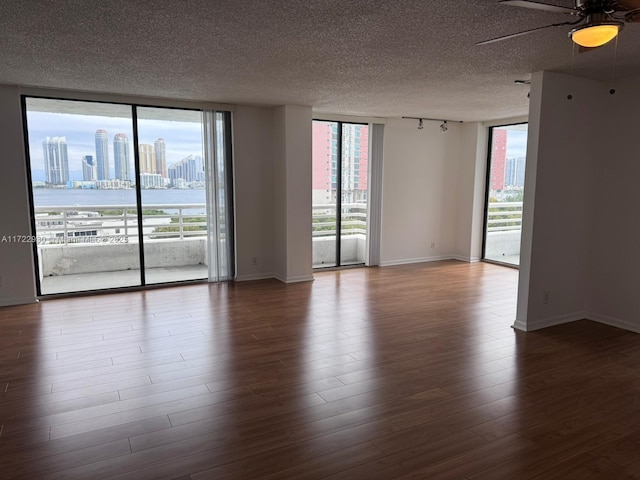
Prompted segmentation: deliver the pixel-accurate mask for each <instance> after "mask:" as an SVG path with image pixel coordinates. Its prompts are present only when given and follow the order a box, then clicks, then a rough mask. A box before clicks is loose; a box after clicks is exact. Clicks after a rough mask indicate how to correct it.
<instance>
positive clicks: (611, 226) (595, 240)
mask: <svg viewBox="0 0 640 480" xmlns="http://www.w3.org/2000/svg"><path fill="white" fill-rule="evenodd" d="M639 85H640V78H638V77H636V78H627V79H624V80H618V81H616V85H615V87H616V93H615V95H609V94H608V93H607V91H608V89H609V85H605V84H601V85H599V90H600V92H602V95H603V97H604V98H603V100H602V103H603V108H602V114H601V115H599V117H600V118H601V120H602V121H601V125H600V128H599V129H598V130H594V135H592V138H593V143H594V144H597V147H596V148H598V149H599V150H598V158H597V160H596V162H595V169H596V170H595V174H594V176H593V179H592V183H591V185H590V196H591V198H592V204H593V207H592V208H593V213H594V215H593V219H592V222H591V225H590V232H589V238H590V239H591V242H590V250H589V252H588V253H587V260H586V264H587V266H588V276H589V279H590V283H589V289H588V292H587V295H586V297H587V306H586V310H587V314H588V317H589V318H592V319H594V320H598V321H601V322H603V323H608V324H612V325H616V326H619V327H622V328H626V329H629V330H633V331H636V332H640V295H639V294H638V287H639V286H640V268H639V267H640V215H639V213H638V212H639V211H640V208H639V207H640V145H639V143H638V141H637V139H638V125H639V123H640V87H639Z"/></svg>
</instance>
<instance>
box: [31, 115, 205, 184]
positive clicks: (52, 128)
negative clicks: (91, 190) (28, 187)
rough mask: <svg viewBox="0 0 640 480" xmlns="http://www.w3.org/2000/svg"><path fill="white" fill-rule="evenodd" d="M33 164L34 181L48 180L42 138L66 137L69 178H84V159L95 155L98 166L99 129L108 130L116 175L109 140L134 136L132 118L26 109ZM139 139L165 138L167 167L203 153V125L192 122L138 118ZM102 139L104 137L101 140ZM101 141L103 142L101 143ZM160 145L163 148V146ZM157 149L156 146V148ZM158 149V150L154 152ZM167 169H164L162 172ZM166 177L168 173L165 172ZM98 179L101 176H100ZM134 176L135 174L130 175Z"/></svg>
mask: <svg viewBox="0 0 640 480" xmlns="http://www.w3.org/2000/svg"><path fill="white" fill-rule="evenodd" d="M27 122H28V134H29V136H28V143H29V153H30V164H31V170H32V177H33V179H34V181H43V182H46V181H47V169H46V167H45V156H44V151H43V149H42V142H43V140H44V139H46V137H50V138H54V137H63V136H64V137H65V138H66V145H67V159H68V169H69V178H68V180H70V181H74V180H76V181H82V180H84V175H83V159H84V158H85V157H86V156H91V157H93V162H94V163H95V164H96V165H95V166H96V170H97V163H98V158H97V152H96V132H97V131H98V130H104V131H106V133H107V142H106V149H107V151H108V155H109V167H110V168H109V170H110V172H109V177H110V178H114V179H116V178H117V177H116V175H115V174H114V172H115V163H114V156H113V149H112V148H110V147H112V145H110V143H111V142H112V141H113V140H114V138H115V135H116V134H122V135H124V136H126V137H127V139H132V138H133V129H132V126H131V119H127V118H119V117H107V116H92V115H77V114H66V113H51V112H37V111H28V112H27ZM138 130H139V143H140V144H142V143H147V144H151V145H154V144H155V142H157V141H158V139H164V142H163V143H164V148H165V152H164V162H165V163H164V165H160V168H162V167H163V166H164V169H166V168H167V164H168V165H173V164H175V163H177V162H179V161H180V160H182V159H184V158H186V157H188V156H189V155H194V154H200V155H201V154H202V131H201V125H200V124H196V123H189V122H178V121H175V122H174V121H164V120H163V121H159V120H145V119H140V120H139V121H138ZM101 142H102V140H101ZM100 145H103V144H102V143H101V144H100ZM158 148H161V147H160V146H159V147H158ZM127 150H128V158H129V175H130V177H132V173H133V171H134V169H133V143H132V142H131V141H129V142H128V148H127ZM154 150H155V149H154ZM154 153H155V152H154ZM163 173H164V172H163ZM165 177H166V175H165ZM97 179H99V178H97ZM130 179H131V180H132V178H130Z"/></svg>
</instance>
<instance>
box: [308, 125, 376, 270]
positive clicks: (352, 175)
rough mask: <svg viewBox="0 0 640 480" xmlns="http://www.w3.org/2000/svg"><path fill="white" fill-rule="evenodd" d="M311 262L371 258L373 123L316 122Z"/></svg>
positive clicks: (316, 264)
mask: <svg viewBox="0 0 640 480" xmlns="http://www.w3.org/2000/svg"><path fill="white" fill-rule="evenodd" d="M312 163H313V180H312V182H313V187H312V188H313V194H312V195H313V197H312V198H313V200H312V202H313V216H312V222H313V223H312V228H313V249H312V250H313V267H314V268H323V267H339V266H346V265H358V264H364V263H365V262H366V259H367V230H368V228H367V211H368V208H367V203H368V193H369V190H368V176H369V126H368V125H363V124H356V123H344V122H330V121H320V120H315V121H314V122H313V156H312Z"/></svg>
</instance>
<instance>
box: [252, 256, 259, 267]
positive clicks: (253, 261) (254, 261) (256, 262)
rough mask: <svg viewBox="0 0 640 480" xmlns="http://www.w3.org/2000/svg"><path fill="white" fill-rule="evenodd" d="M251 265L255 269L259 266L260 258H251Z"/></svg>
mask: <svg viewBox="0 0 640 480" xmlns="http://www.w3.org/2000/svg"><path fill="white" fill-rule="evenodd" d="M251 265H253V266H254V267H255V266H256V265H258V257H251Z"/></svg>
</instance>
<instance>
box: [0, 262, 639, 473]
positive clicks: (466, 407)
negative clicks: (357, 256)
mask: <svg viewBox="0 0 640 480" xmlns="http://www.w3.org/2000/svg"><path fill="white" fill-rule="evenodd" d="M516 290H517V271H515V270H512V269H509V268H504V267H500V266H497V265H490V264H484V263H479V264H466V263H461V262H455V261H449V262H436V263H430V264H417V265H409V266H398V267H385V268H368V269H364V268H363V269H352V270H343V271H338V272H324V273H318V274H316V280H315V282H312V283H303V284H293V285H284V284H282V283H279V282H277V281H275V280H268V281H256V282H245V283H237V284H234V283H228V284H211V285H192V286H183V287H171V288H165V289H158V290H150V291H146V292H131V293H120V294H111V295H96V296H89V297H80V298H74V299H59V300H47V301H43V302H41V303H40V304H37V305H27V306H17V307H7V308H2V309H0V367H1V369H0V478H2V479H5V478H6V479H29V480H31V479H56V480H60V479H83V480H86V479H106V478H109V479H136V480H141V479H154V480H155V479H168V480H171V479H179V480H201V479H216V480H218V479H243V480H249V479H331V480H337V479H346V480H348V479H358V480H360V479H408V478H417V479H430V480H434V479H467V480H480V479H490V480H495V479H536V480H540V479H545V480H550V479H563V480H564V479H574V478H575V479H582V480H583V479H600V478H602V479H607V480H610V479H623V478H640V416H639V415H638V412H639V411H640V369H639V368H638V365H640V336H638V335H636V334H633V333H629V332H625V331H622V330H618V329H614V328H610V327H606V326H603V325H599V324H596V323H592V322H587V321H582V322H576V323H573V324H570V325H564V326H558V327H554V328H549V329H546V330H543V331H539V332H532V333H527V334H525V333H522V332H517V331H514V330H512V329H511V328H510V325H511V324H512V323H513V321H514V319H515V302H516Z"/></svg>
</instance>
